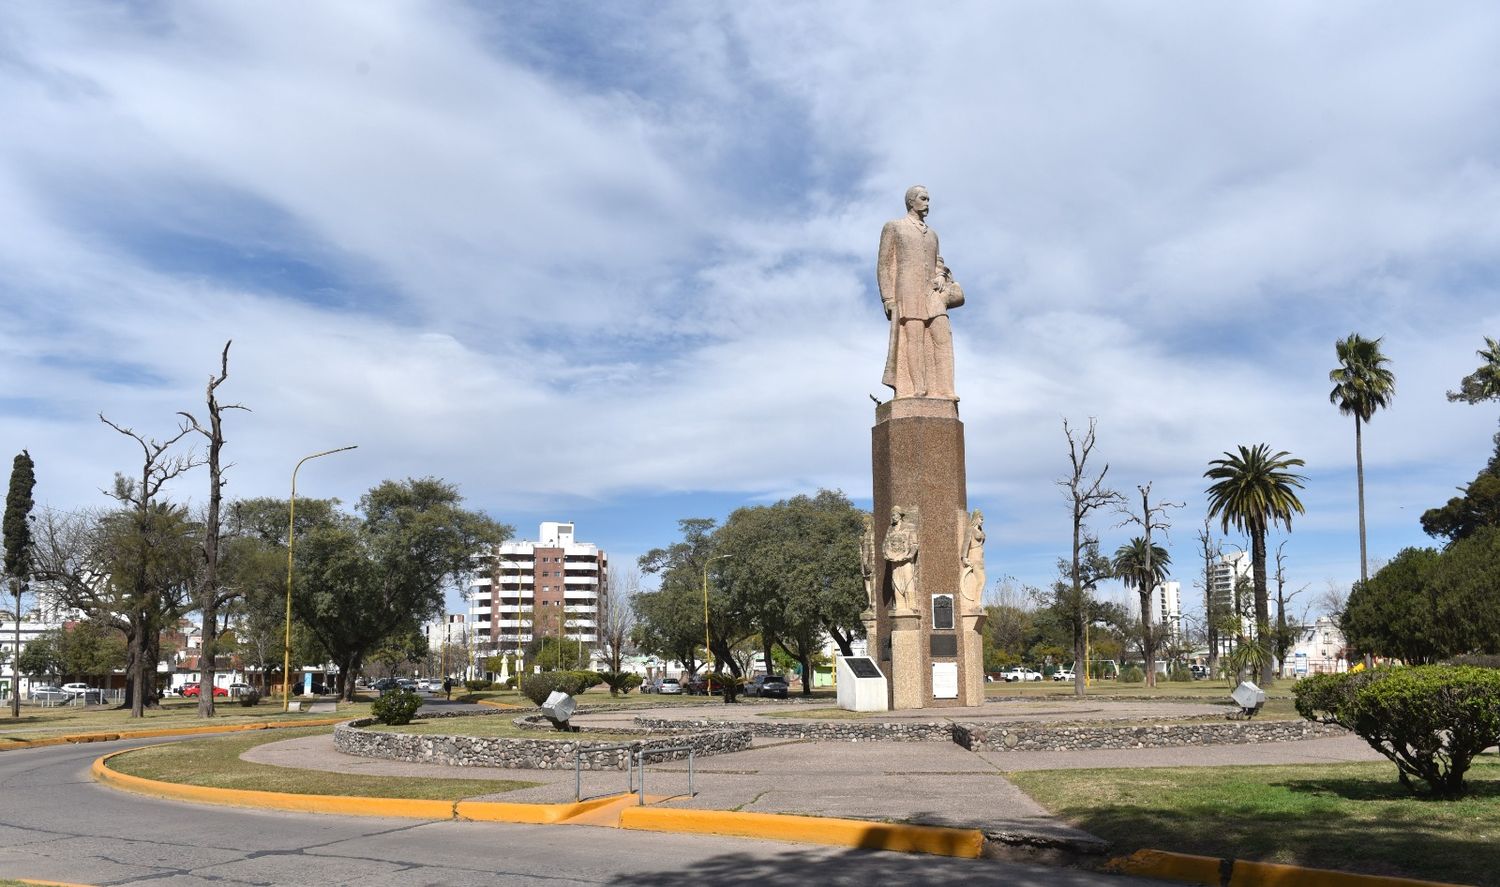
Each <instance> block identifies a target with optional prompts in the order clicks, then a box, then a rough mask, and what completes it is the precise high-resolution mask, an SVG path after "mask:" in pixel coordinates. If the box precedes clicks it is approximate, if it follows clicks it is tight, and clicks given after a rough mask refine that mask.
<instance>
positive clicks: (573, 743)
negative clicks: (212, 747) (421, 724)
mask: <svg viewBox="0 0 1500 887" xmlns="http://www.w3.org/2000/svg"><path fill="white" fill-rule="evenodd" d="M496 714H501V713H500V712H497V713H496ZM438 717H493V715H489V714H488V713H484V714H462V713H458V712H452V713H449V712H444V713H443V714H442V715H439V716H438ZM428 719H429V718H428V717H427V716H423V717H422V718H420V719H419V720H428ZM373 723H375V719H374V718H362V719H360V720H356V721H349V722H347V723H343V724H339V725H338V726H337V727H335V728H334V729H333V744H334V746H335V747H336V748H337V749H338V750H339V751H341V752H343V753H345V754H350V755H359V756H360V757H366V758H384V759H387V760H393V761H407V762H410V763H417V764H444V765H447V766H449V767H501V768H505V769H512V770H517V769H519V770H564V769H571V768H572V767H573V762H574V758H575V755H576V753H577V752H578V751H579V750H580V749H581V750H583V751H584V752H585V755H584V758H583V761H582V765H583V769H585V770H624V769H625V768H626V766H627V762H628V761H629V760H630V757H631V756H632V755H634V753H635V752H636V751H639V750H642V749H645V750H647V751H650V750H651V749H661V748H671V747H674V746H688V747H690V748H692V749H693V752H694V754H696V755H698V756H700V757H703V756H708V755H718V754H726V753H728V752H736V751H742V750H744V749H746V748H749V747H750V738H751V737H750V732H749V731H748V730H734V729H715V730H698V731H692V732H681V733H674V734H673V735H670V736H659V735H657V736H650V737H649V738H648V735H647V733H646V732H645V731H642V734H641V738H640V739H638V740H635V741H632V742H630V743H629V744H630V748H629V749H613V750H610V751H602V752H597V753H594V754H589V753H588V749H589V748H590V747H596V746H611V745H620V744H621V743H620V742H618V741H615V740H613V739H610V740H602V739H599V740H590V739H589V738H588V734H589V733H590V732H601V733H622V732H629V731H628V730H615V729H610V730H590V729H589V728H584V729H583V730H581V731H580V732H578V733H574V734H567V735H569V736H572V737H577V738H572V739H566V740H564V739H561V738H558V739H511V738H503V737H496V736H435V735H434V736H428V735H417V734H413V733H391V732H386V731H383V730H381V731H376V730H364V729H361V728H363V727H367V726H369V725H370V724H373ZM528 726H530V725H528ZM674 726H676V725H674ZM548 729H550V726H549V728H548ZM553 735H555V736H557V737H562V736H563V735H564V734H561V733H555V734H553ZM686 757H687V753H686V752H666V753H662V754H659V755H648V756H647V760H648V761H665V760H676V759H680V758H686Z"/></svg>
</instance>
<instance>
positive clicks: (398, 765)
mask: <svg viewBox="0 0 1500 887" xmlns="http://www.w3.org/2000/svg"><path fill="white" fill-rule="evenodd" d="M1164 707H1166V708H1165V709H1164ZM1198 707H1199V706H1197V705H1194V704H1186V705H1182V706H1181V708H1187V709H1194V708H1198ZM1202 707H1203V708H1207V709H1209V710H1210V711H1216V712H1222V711H1223V708H1222V707H1217V706H1202ZM776 708H777V707H776V706H775V705H745V706H724V707H722V708H720V707H717V706H711V707H707V708H705V707H703V706H691V707H686V706H685V707H682V708H676V707H674V708H672V709H662V708H654V709H651V710H650V714H651V716H653V717H681V718H683V719H684V720H690V719H695V718H703V717H711V718H715V719H724V720H744V719H748V718H754V717H758V716H759V712H761V711H766V710H768V709H776ZM997 708H1003V709H1005V711H1004V712H997V711H993V709H997ZM1059 708H1061V709H1062V710H1063V712H1065V714H1062V715H1060V714H1059V713H1058V711H1057V710H1058V709H1059ZM1177 708H1179V705H1178V704H1175V703H1088V704H1086V705H1079V706H1073V705H1063V706H1059V705H1058V704H1057V703H1055V702H1054V703H1047V702H1037V703H1030V702H1027V703H1020V702H1006V703H1001V704H999V705H995V704H991V705H987V706H984V707H983V708H982V711H979V712H972V713H970V712H956V711H953V710H948V711H945V712H944V713H943V715H942V716H938V717H935V716H934V713H933V712H932V711H930V710H929V711H926V712H914V713H913V712H901V713H897V716H898V717H901V718H902V719H915V720H923V721H928V722H943V721H946V720H965V721H970V720H978V719H981V718H983V719H985V720H989V719H991V718H992V717H993V718H1001V719H1010V718H1015V717H1023V718H1027V719H1034V720H1044V719H1046V720H1054V721H1057V720H1063V719H1066V720H1068V721H1070V722H1072V721H1078V720H1085V719H1097V720H1101V721H1107V720H1113V719H1118V718H1122V717H1128V718H1141V717H1146V718H1149V717H1153V716H1154V717H1161V716H1162V715H1164V714H1167V712H1168V710H1173V709H1177ZM780 710H781V711H785V710H786V707H781V708H780ZM669 712H670V713H669ZM638 713H640V712H638V711H626V712H610V713H599V714H593V715H585V716H579V717H578V718H576V719H575V720H576V721H578V722H580V723H587V724H588V725H589V726H595V727H607V726H616V725H618V726H624V725H629V724H631V719H633V718H634V717H635V715H636V714H638ZM1191 713H1193V714H1196V713H1197V712H1191ZM1172 714H1174V715H1176V716H1178V717H1180V716H1181V714H1180V713H1178V712H1177V711H1172ZM985 716H989V717H985ZM893 719H894V718H893ZM244 757H245V759H246V760H249V761H254V762H256V763H262V764H270V765H273V766H280V767H293V768H301V769H318V770H330V771H337V772H345V773H363V774H372V775H389V776H421V777H426V778H447V779H497V780H502V779H513V780H524V781H528V782H538V783H541V785H538V786H536V787H534V788H527V789H522V790H519V791H512V792H505V793H501V794H496V795H487V796H485V798H486V799H489V800H509V801H519V802H532V803H555V802H562V801H571V800H572V799H573V791H574V782H573V778H574V777H573V772H572V770H571V769H568V770H563V771H556V770H506V769H498V768H484V767H447V766H443V765H438V764H408V763H402V762H398V761H384V760H378V759H373V758H361V757H354V756H350V755H345V754H342V753H341V752H339V751H338V750H337V749H335V748H334V745H333V737H332V736H330V735H322V736H310V737H304V738H300V739H290V740H285V741H282V742H272V743H267V744H264V745H260V746H257V747H255V748H253V749H251V750H250V751H248V752H246V754H245V755H244ZM1367 760H1383V758H1381V757H1380V756H1379V755H1378V754H1376V753H1375V752H1374V751H1372V750H1371V749H1370V748H1369V746H1367V745H1365V743H1364V742H1363V741H1361V740H1360V739H1358V738H1357V737H1338V738H1333V739H1314V740H1307V741H1301V742H1265V743H1253V744H1246V745H1218V746H1195V747H1189V748H1180V747H1179V748H1159V749H1156V748H1147V749H1118V750H1117V749H1108V750H1094V751H1069V752H997V751H985V752H977V753H976V752H970V751H967V750H965V749H963V748H961V747H960V746H957V745H953V744H949V743H943V742H862V743H851V742H813V741H806V740H778V739H765V738H758V739H757V740H756V741H755V742H754V744H753V745H752V747H751V748H750V749H748V750H746V751H743V752H738V753H735V754H729V755H717V756H714V757H708V758H701V759H698V760H697V761H696V766H695V773H694V777H695V779H694V788H695V789H696V792H697V796H696V797H687V775H688V774H687V764H686V762H684V761H675V762H664V763H661V764H656V765H649V764H648V765H647V768H646V790H647V791H648V792H649V793H650V794H653V795H672V796H675V797H674V799H673V800H670V801H666V802H664V803H665V805H666V806H681V807H691V808H702V809H716V810H742V811H747V812H761V813H798V814H807V815H816V816H838V817H845V818H851V819H879V820H893V821H901V822H911V823H921V824H929V825H948V826H961V827H969V828H979V829H982V830H983V831H985V832H986V833H990V834H996V833H1000V834H1004V835H1007V836H1009V837H1010V838H1011V839H1013V840H1014V839H1019V840H1022V841H1028V842H1036V843H1042V844H1051V843H1062V844H1072V845H1077V846H1081V845H1087V844H1088V843H1090V842H1092V841H1093V840H1094V839H1093V838H1092V836H1090V835H1088V834H1086V833H1084V832H1081V831H1078V830H1076V829H1073V828H1071V827H1069V826H1067V825H1065V824H1063V823H1062V822H1060V821H1058V820H1056V819H1054V818H1053V817H1051V816H1049V815H1048V814H1047V812H1046V811H1045V810H1044V809H1042V807H1041V806H1040V805H1039V804H1037V803H1036V802H1035V801H1033V800H1031V798H1030V797H1028V796H1027V795H1026V794H1024V793H1023V792H1021V791H1020V790H1019V789H1017V788H1016V787H1015V786H1014V785H1013V784H1011V782H1009V781H1008V780H1007V779H1006V778H1005V776H1004V773H1005V772H1006V771H1017V770H1041V769H1073V768H1089V767H1107V768H1115V767H1184V766H1189V767H1191V766H1201V767H1211V766H1224V765H1231V764H1239V765H1256V764H1303V763H1332V762H1342V761H1367ZM627 780H628V776H627V774H626V773H625V772H624V771H592V772H585V773H584V774H583V793H584V795H585V796H591V795H602V794H608V793H613V792H620V791H625V790H626V788H627Z"/></svg>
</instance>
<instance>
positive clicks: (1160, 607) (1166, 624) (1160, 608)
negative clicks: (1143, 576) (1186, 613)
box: [1151, 581, 1182, 640]
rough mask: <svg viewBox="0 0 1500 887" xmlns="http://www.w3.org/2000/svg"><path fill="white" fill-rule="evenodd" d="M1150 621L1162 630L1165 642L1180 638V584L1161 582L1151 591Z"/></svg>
mask: <svg viewBox="0 0 1500 887" xmlns="http://www.w3.org/2000/svg"><path fill="white" fill-rule="evenodd" d="M1151 621H1152V622H1153V623H1154V624H1156V625H1158V626H1160V627H1161V628H1162V629H1163V630H1164V639H1165V640H1175V639H1177V638H1181V637H1182V583H1181V582H1177V581H1172V582H1163V583H1161V584H1160V585H1158V586H1156V587H1155V588H1153V589H1152V590H1151Z"/></svg>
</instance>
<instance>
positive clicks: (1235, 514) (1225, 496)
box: [1203, 444, 1305, 683]
mask: <svg viewBox="0 0 1500 887" xmlns="http://www.w3.org/2000/svg"><path fill="white" fill-rule="evenodd" d="M1239 449H1240V452H1239V455H1238V456H1236V455H1234V454H1233V453H1228V452H1226V453H1225V454H1224V456H1225V458H1223V459H1214V460H1213V461H1212V462H1209V463H1208V464H1209V469H1208V470H1207V471H1205V472H1203V476H1204V477H1206V478H1209V479H1211V480H1213V481H1215V483H1213V484H1212V485H1210V486H1209V488H1208V489H1207V490H1206V491H1205V492H1207V493H1208V516H1209V517H1210V518H1213V517H1218V518H1219V519H1220V522H1221V523H1220V525H1221V526H1222V528H1223V530H1224V532H1226V533H1227V532H1229V527H1230V525H1233V526H1234V527H1235V529H1237V530H1239V531H1240V532H1242V533H1244V534H1246V535H1248V536H1249V537H1250V569H1251V573H1252V574H1253V576H1254V579H1255V632H1256V636H1257V637H1258V638H1260V639H1262V640H1264V639H1267V638H1269V637H1270V636H1271V634H1270V633H1271V612H1270V605H1269V603H1268V601H1267V599H1268V596H1269V595H1268V592H1267V590H1266V530H1267V529H1268V528H1269V527H1272V526H1275V525H1277V524H1282V525H1285V527H1286V528H1287V530H1291V528H1292V514H1293V513H1294V512H1295V513H1296V514H1303V513H1305V510H1304V509H1303V507H1302V501H1301V500H1300V499H1298V498H1297V493H1296V490H1300V489H1302V480H1303V477H1302V475H1300V474H1296V473H1294V472H1292V471H1290V470H1289V469H1292V468H1300V467H1302V465H1303V464H1304V463H1303V461H1302V460H1301V459H1293V458H1291V454H1290V453H1288V452H1286V451H1285V450H1283V451H1281V452H1279V453H1275V454H1274V455H1273V454H1272V453H1271V448H1270V447H1268V446H1266V445H1265V444H1256V445H1255V446H1254V447H1247V446H1244V445H1241V446H1240V448H1239ZM1260 678H1261V681H1262V682H1265V683H1269V682H1270V680H1271V663H1270V662H1269V661H1267V662H1265V663H1264V664H1263V665H1262V667H1261V674H1260Z"/></svg>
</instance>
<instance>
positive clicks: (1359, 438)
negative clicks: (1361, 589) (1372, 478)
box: [1354, 413, 1370, 584]
mask: <svg viewBox="0 0 1500 887" xmlns="http://www.w3.org/2000/svg"><path fill="white" fill-rule="evenodd" d="M1359 425H1360V423H1359V414H1358V413H1356V414H1355V415H1354V476H1355V477H1356V478H1358V481H1359V581H1360V584H1364V583H1366V582H1369V581H1370V573H1369V567H1368V561H1366V559H1365V444H1364V435H1363V434H1361V432H1360V428H1359Z"/></svg>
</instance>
